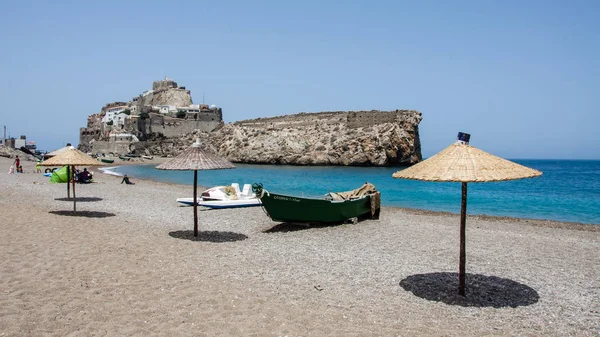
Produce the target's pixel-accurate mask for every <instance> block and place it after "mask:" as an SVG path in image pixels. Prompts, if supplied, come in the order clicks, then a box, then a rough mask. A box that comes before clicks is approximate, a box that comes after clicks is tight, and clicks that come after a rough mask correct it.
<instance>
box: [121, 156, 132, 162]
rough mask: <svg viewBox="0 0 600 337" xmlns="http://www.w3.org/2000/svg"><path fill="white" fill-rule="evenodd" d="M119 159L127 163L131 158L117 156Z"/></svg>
mask: <svg viewBox="0 0 600 337" xmlns="http://www.w3.org/2000/svg"><path fill="white" fill-rule="evenodd" d="M119 159H121V160H123V161H129V160H130V159H131V158H129V157H125V156H119Z"/></svg>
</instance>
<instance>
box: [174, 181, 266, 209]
mask: <svg viewBox="0 0 600 337" xmlns="http://www.w3.org/2000/svg"><path fill="white" fill-rule="evenodd" d="M177 202H178V203H181V204H184V205H187V206H193V205H194V198H178V199H177ZM197 203H198V206H204V207H209V208H238V207H253V206H260V200H259V199H258V198H257V197H256V194H254V193H253V192H252V186H251V185H250V184H244V187H243V189H242V191H240V185H239V184H238V183H233V184H231V186H215V187H211V188H209V189H207V190H206V191H204V192H202V194H201V195H200V197H199V198H198V199H197Z"/></svg>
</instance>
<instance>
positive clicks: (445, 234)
mask: <svg viewBox="0 0 600 337" xmlns="http://www.w3.org/2000/svg"><path fill="white" fill-rule="evenodd" d="M12 161H13V160H12V159H9V158H0V172H1V173H0V186H1V189H2V197H1V198H0V214H1V219H2V220H1V221H0V222H1V224H0V291H1V294H0V336H420V335H422V336H425V335H426V336H482V335H519V336H542V335H543V336H597V335H599V334H600V254H599V251H600V226H598V225H583V224H576V223H562V222H554V221H542V220H527V219H516V218H499V217H486V216H473V217H467V236H466V238H467V273H468V275H467V296H466V297H461V296H458V295H457V285H458V276H457V272H458V247H459V221H460V220H459V216H458V215H454V214H447V213H436V212H428V211H418V210H411V209H401V208H393V207H384V208H382V211H381V216H380V219H379V220H364V221H361V222H359V223H358V224H355V225H353V224H344V225H339V226H312V227H307V226H299V225H293V224H282V223H279V222H273V221H271V219H269V217H268V216H267V215H266V214H265V213H264V211H263V210H262V208H260V207H254V208H242V209H224V210H208V209H202V208H199V212H198V217H199V228H200V231H201V232H200V235H199V237H198V238H194V237H193V231H192V229H193V208H191V207H184V206H180V205H179V204H177V203H176V202H175V200H176V199H177V198H180V197H191V196H192V188H191V187H190V186H183V185H173V184H165V183H159V182H154V181H147V180H137V179H132V180H134V182H135V185H125V184H120V182H121V177H117V176H113V175H109V174H102V173H100V172H99V171H98V169H97V168H91V169H92V171H94V181H95V182H94V183H92V184H85V185H81V184H78V185H77V186H76V196H77V211H78V212H77V213H73V202H72V200H68V199H67V188H66V184H51V183H49V182H48V178H47V177H43V176H42V175H41V174H34V173H23V174H11V175H9V174H6V172H7V171H8V168H9V167H10V165H11V163H12ZM25 165H29V166H31V167H25ZM33 165H34V164H33V163H25V164H24V167H25V171H26V172H31V171H32V167H33ZM190 179H192V173H190Z"/></svg>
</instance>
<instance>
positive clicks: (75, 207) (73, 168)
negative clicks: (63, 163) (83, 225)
mask: <svg viewBox="0 0 600 337" xmlns="http://www.w3.org/2000/svg"><path fill="white" fill-rule="evenodd" d="M71 171H72V172H73V173H75V166H71ZM72 180H73V212H77V198H75V176H74V175H73V179H72ZM68 184H69V183H68V182H67V185H68Z"/></svg>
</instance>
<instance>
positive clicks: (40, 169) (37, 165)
mask: <svg viewBox="0 0 600 337" xmlns="http://www.w3.org/2000/svg"><path fill="white" fill-rule="evenodd" d="M41 163H42V161H41V160H39V159H38V161H37V164H36V165H35V173H42V166H41V165H40V164H41Z"/></svg>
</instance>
